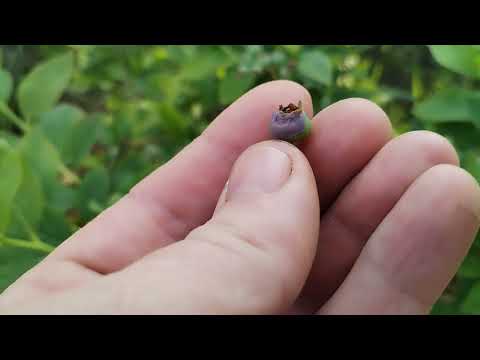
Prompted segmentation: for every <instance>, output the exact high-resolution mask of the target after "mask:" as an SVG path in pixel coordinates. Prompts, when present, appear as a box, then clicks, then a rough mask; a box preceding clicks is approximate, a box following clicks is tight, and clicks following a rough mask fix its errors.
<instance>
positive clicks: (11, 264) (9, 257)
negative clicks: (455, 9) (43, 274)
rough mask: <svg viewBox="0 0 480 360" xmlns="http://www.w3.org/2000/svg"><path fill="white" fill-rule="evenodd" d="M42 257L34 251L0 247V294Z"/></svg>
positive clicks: (42, 255)
mask: <svg viewBox="0 0 480 360" xmlns="http://www.w3.org/2000/svg"><path fill="white" fill-rule="evenodd" d="M44 257H45V254H44V253H40V252H37V251H35V250H29V249H20V248H16V247H11V246H2V245H0V293H1V292H3V291H4V290H5V289H6V288H7V287H8V286H10V285H11V284H12V283H13V282H15V281H16V280H17V279H18V278H19V277H20V276H21V275H23V274H24V273H25V272H26V271H28V270H30V269H31V268H32V267H33V266H35V265H36V264H38V263H39V262H40V261H41V260H42V259H43V258H44Z"/></svg>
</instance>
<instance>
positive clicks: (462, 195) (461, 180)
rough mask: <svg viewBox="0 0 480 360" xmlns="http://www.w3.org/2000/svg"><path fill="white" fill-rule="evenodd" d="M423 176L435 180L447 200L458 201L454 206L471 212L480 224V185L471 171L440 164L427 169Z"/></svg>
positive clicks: (476, 222) (475, 221)
mask: <svg viewBox="0 0 480 360" xmlns="http://www.w3.org/2000/svg"><path fill="white" fill-rule="evenodd" d="M422 178H424V179H427V180H430V181H435V186H437V187H439V188H440V190H439V192H441V193H443V194H445V201H452V202H454V203H456V204H455V205H454V206H455V207H456V208H457V209H458V210H459V211H465V212H466V213H468V214H470V215H471V218H472V219H473V221H474V223H475V224H476V226H478V225H479V224H480V186H479V183H478V181H477V180H476V179H475V178H474V177H473V176H472V175H471V174H470V173H469V172H467V171H466V170H464V169H462V168H460V167H458V166H455V165H451V164H440V165H436V166H434V167H432V168H430V169H429V170H427V171H426V172H425V173H424V174H423V175H422Z"/></svg>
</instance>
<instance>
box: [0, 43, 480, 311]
mask: <svg viewBox="0 0 480 360" xmlns="http://www.w3.org/2000/svg"><path fill="white" fill-rule="evenodd" d="M279 78H282V79H291V80H294V81H298V82H300V83H302V84H303V85H304V86H305V87H307V88H308V89H309V90H310V91H311V94H312V97H313V100H314V107H315V111H318V110H320V109H321V108H323V107H325V106H327V105H329V104H331V103H333V102H335V101H338V100H341V99H343V98H347V97H364V98H368V99H370V100H372V101H374V102H376V103H377V104H379V105H380V106H381V107H383V108H384V109H385V111H386V112H387V113H388V114H389V116H390V118H391V120H392V123H393V125H394V128H395V130H396V133H397V134H400V133H403V132H405V131H410V130H416V129H429V130H433V131H437V132H439V133H440V134H442V135H444V136H446V137H448V138H449V139H450V140H451V141H452V143H453V144H454V145H455V146H456V148H457V149H458V150H459V153H460V157H461V161H462V166H463V167H464V168H466V169H467V170H468V171H470V172H471V173H472V174H473V175H474V176H475V177H476V178H477V179H479V180H480V157H479V156H480V149H479V146H478V144H479V142H478V141H477V139H478V136H479V135H480V90H479V89H480V86H479V85H480V81H479V79H480V46H473V45H472V46H430V47H427V46H390V45H388V46H387V45H385V46H297V45H287V46H73V45H72V46H20V45H19V46H1V47H0V292H1V291H2V290H3V289H5V288H6V287H7V286H8V285H9V284H11V283H12V282H13V281H14V280H15V279H17V278H18V277H19V276H20V275H21V274H22V273H24V272H25V271H26V270H28V269H29V268H31V267H32V266H33V265H34V264H36V263H37V262H38V261H40V260H41V259H42V258H43V257H44V256H46V255H47V254H48V253H49V252H50V251H51V250H52V249H53V248H54V247H55V246H57V245H59V244H60V243H61V242H62V241H64V240H65V239H66V238H67V237H68V236H69V235H71V234H72V233H73V232H74V231H76V230H77V229H78V228H79V227H81V226H83V225H84V224H85V223H87V222H88V221H89V220H90V219H92V218H93V217H95V216H96V215H97V214H99V213H100V212H101V211H102V210H104V209H105V208H106V207H108V206H110V205H111V204H113V203H114V202H115V201H117V200H118V199H119V198H120V197H121V196H122V195H124V194H125V193H127V192H128V190H129V189H130V187H131V186H132V185H133V184H135V183H136V182H137V181H139V180H140V179H142V178H143V177H144V176H145V175H147V174H148V173H150V172H151V171H152V170H154V169H155V168H157V167H158V166H160V165H162V163H164V162H166V161H167V160H168V159H170V158H171V157H172V156H173V155H174V154H175V153H176V152H178V151H179V150H180V149H181V148H182V147H184V146H185V145H186V144H187V143H189V142H190V141H191V140H192V139H194V138H195V137H196V136H197V135H198V134H200V132H201V131H202V130H203V129H204V128H205V127H206V126H207V125H208V123H209V121H211V120H212V119H214V118H215V116H216V115H217V114H218V113H219V112H220V111H222V110H223V109H224V108H225V107H226V106H228V105H229V104H230V103H231V102H233V101H234V100H235V99H237V98H238V97H239V96H241V95H242V94H243V93H244V92H245V91H247V90H248V89H250V88H252V87H253V86H255V85H257V84H260V83H262V82H265V81H269V80H272V79H279ZM479 249H480V242H478V241H476V243H475V244H474V246H473V247H472V249H471V251H470V253H469V255H468V256H467V258H466V259H465V261H464V263H463V265H462V267H461V268H460V270H459V272H458V274H457V275H456V277H455V279H454V280H453V281H452V283H451V284H450V286H449V287H448V289H447V290H446V291H445V293H444V295H443V296H442V298H441V299H440V300H439V302H438V303H437V304H436V306H435V307H434V309H433V313H435V314H436V313H480V252H479Z"/></svg>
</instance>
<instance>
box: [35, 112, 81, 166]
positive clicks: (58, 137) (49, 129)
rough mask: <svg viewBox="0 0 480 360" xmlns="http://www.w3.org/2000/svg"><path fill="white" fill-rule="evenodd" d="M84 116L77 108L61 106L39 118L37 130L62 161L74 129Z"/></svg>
mask: <svg viewBox="0 0 480 360" xmlns="http://www.w3.org/2000/svg"><path fill="white" fill-rule="evenodd" d="M84 116H85V114H84V112H83V111H82V110H80V109H79V108H77V107H75V106H72V105H67V104H62V105H59V106H57V107H55V108H54V109H53V110H51V111H49V112H46V113H43V114H42V115H41V116H40V117H39V122H38V126H39V128H40V129H41V130H42V132H43V134H44V135H45V137H46V138H47V139H48V140H49V141H50V143H52V145H54V146H55V147H56V148H57V150H58V151H59V152H60V154H61V156H62V158H63V159H64V158H65V149H66V147H67V144H69V143H70V142H71V141H72V137H74V136H75V134H74V128H75V126H76V125H77V124H78V122H79V121H80V120H82V119H83V118H84Z"/></svg>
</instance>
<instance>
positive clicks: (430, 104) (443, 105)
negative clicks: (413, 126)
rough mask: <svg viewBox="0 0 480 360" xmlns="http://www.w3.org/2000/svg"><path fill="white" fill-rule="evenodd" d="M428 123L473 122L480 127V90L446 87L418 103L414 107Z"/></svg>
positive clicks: (419, 115)
mask: <svg viewBox="0 0 480 360" xmlns="http://www.w3.org/2000/svg"><path fill="white" fill-rule="evenodd" d="M413 113H414V115H415V116H417V117H418V118H420V119H422V120H424V121H425V122H427V123H444V122H445V123H446V122H471V123H472V124H474V125H476V126H478V127H479V128H480V92H478V91H471V90H465V89H446V90H443V91H439V92H438V93H436V94H434V95H432V96H431V97H430V98H428V99H426V100H424V101H422V102H420V103H418V104H416V105H415V107H414V109H413Z"/></svg>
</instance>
